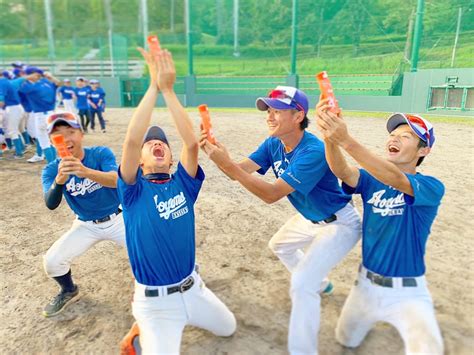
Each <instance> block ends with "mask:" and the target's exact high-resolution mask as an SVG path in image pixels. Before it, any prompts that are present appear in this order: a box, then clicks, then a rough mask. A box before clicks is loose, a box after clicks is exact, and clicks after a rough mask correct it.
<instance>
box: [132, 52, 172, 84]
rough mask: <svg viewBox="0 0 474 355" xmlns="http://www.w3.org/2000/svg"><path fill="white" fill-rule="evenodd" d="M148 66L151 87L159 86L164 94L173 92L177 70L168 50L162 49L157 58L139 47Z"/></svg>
mask: <svg viewBox="0 0 474 355" xmlns="http://www.w3.org/2000/svg"><path fill="white" fill-rule="evenodd" d="M137 49H138V51H139V52H140V53H141V54H142V56H143V58H144V59H145V62H146V63H147V65H148V71H149V74H150V80H151V82H150V85H153V84H154V85H157V87H158V89H160V90H161V91H162V92H166V91H171V90H173V85H174V83H175V81H176V69H175V65H174V61H173V57H172V55H171V53H170V52H169V51H168V50H167V49H160V50H159V51H158V52H157V54H156V56H154V55H152V54H151V53H150V52H147V51H146V50H144V49H143V48H140V47H138V48H137Z"/></svg>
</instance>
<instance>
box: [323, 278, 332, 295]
mask: <svg viewBox="0 0 474 355" xmlns="http://www.w3.org/2000/svg"><path fill="white" fill-rule="evenodd" d="M333 291H334V285H333V284H332V282H331V281H328V284H327V286H326V288H325V289H324V290H323V291H322V292H321V295H322V296H329V295H330V294H332V293H333Z"/></svg>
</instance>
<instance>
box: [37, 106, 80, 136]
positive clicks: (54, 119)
mask: <svg viewBox="0 0 474 355" xmlns="http://www.w3.org/2000/svg"><path fill="white" fill-rule="evenodd" d="M59 122H64V123H67V124H68V125H69V126H71V127H72V128H78V129H80V130H81V131H82V126H81V122H80V121H79V118H78V117H77V116H76V115H75V114H74V113H72V112H69V111H63V112H55V113H52V114H50V115H49V116H48V118H47V119H46V124H47V128H46V130H47V131H48V134H51V132H52V131H53V129H54V126H56V125H57V124H58V123H59Z"/></svg>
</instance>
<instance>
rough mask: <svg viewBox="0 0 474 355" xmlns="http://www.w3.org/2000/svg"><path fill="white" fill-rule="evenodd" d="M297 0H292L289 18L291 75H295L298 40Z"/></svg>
mask: <svg viewBox="0 0 474 355" xmlns="http://www.w3.org/2000/svg"><path fill="white" fill-rule="evenodd" d="M297 13H298V0H293V13H292V17H291V75H296V40H297V38H298V24H297V21H298V17H297Z"/></svg>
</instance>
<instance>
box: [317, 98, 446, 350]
mask: <svg viewBox="0 0 474 355" xmlns="http://www.w3.org/2000/svg"><path fill="white" fill-rule="evenodd" d="M316 109H317V115H318V128H319V130H320V131H321V133H322V134H323V136H324V140H325V142H326V158H327V161H328V163H329V166H330V168H331V170H332V171H333V172H334V174H335V175H336V176H337V177H339V178H340V179H341V180H342V181H343V189H344V190H345V191H346V192H347V193H357V194H360V195H361V197H362V201H363V204H364V218H363V235H362V265H361V266H360V268H359V276H358V279H357V281H356V284H355V286H353V287H352V290H351V292H350V294H349V297H348V298H347V300H346V303H345V304H344V307H343V309H342V313H341V316H340V318H339V321H338V324H337V328H336V338H337V340H338V341H339V342H340V343H341V344H342V345H344V346H347V347H357V346H359V345H360V344H361V343H362V341H363V340H364V338H365V336H366V335H367V333H368V332H369V331H370V329H371V328H372V327H373V326H374V324H375V323H376V322H387V323H390V324H392V325H393V326H394V327H395V328H396V329H397V330H398V332H399V333H400V335H401V337H402V339H403V341H404V343H405V351H406V353H407V354H412V353H423V354H442V353H443V340H442V337H441V332H440V330H439V326H438V323H437V321H436V317H435V312H434V307H433V301H432V299H431V295H430V293H429V290H428V287H427V282H426V279H425V276H424V274H425V263H424V259H423V257H424V254H425V246H426V242H427V239H428V236H429V233H430V229H431V225H432V224H433V221H434V219H435V217H436V214H437V212H438V207H439V205H440V203H441V198H442V197H443V194H444V186H443V184H442V183H441V182H440V181H439V180H437V179H436V178H434V177H432V176H426V175H422V174H420V173H417V171H416V167H417V166H418V165H420V164H421V162H422V161H423V159H424V157H425V156H426V155H428V154H429V152H430V150H431V147H432V146H433V143H434V141H435V136H434V132H433V127H432V125H431V124H430V123H429V122H428V121H427V120H425V119H423V118H422V117H420V116H416V115H408V114H402V113H396V114H393V115H392V116H391V117H390V118H389V119H388V121H387V130H388V132H389V133H390V135H389V137H388V140H387V143H386V146H385V147H386V152H387V158H386V159H383V158H380V157H378V156H377V155H375V154H373V153H372V152H371V151H369V150H368V149H366V148H365V147H363V146H362V145H361V144H360V143H359V142H357V141H356V140H355V139H354V138H353V137H352V136H350V135H349V133H348V131H347V127H346V124H345V122H344V120H343V119H342V116H336V115H335V114H333V113H331V112H330V111H328V109H329V107H328V105H327V101H321V102H320V103H319V104H318V106H317V108H316ZM341 148H342V149H344V150H345V151H346V152H347V153H349V155H351V156H352V157H353V158H354V159H355V160H356V161H357V162H358V163H359V164H360V165H361V166H362V169H358V168H356V167H354V166H350V165H349V164H348V163H347V162H346V160H345V158H344V156H343V155H342V153H341Z"/></svg>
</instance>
